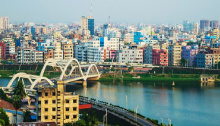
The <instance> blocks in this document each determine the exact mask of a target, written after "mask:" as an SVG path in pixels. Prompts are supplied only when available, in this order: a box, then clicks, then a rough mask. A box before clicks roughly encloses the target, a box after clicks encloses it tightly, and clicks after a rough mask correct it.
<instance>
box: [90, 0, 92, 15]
mask: <svg viewBox="0 0 220 126" xmlns="http://www.w3.org/2000/svg"><path fill="white" fill-rule="evenodd" d="M90 18H92V0H91V6H90Z"/></svg>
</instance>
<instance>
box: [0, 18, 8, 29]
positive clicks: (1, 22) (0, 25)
mask: <svg viewBox="0 0 220 126" xmlns="http://www.w3.org/2000/svg"><path fill="white" fill-rule="evenodd" d="M8 28H9V18H8V17H0V30H8Z"/></svg>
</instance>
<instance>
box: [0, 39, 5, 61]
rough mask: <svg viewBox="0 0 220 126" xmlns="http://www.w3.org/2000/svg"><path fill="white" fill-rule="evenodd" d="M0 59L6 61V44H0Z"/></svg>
mask: <svg viewBox="0 0 220 126" xmlns="http://www.w3.org/2000/svg"><path fill="white" fill-rule="evenodd" d="M0 59H6V44H5V43H4V42H0Z"/></svg>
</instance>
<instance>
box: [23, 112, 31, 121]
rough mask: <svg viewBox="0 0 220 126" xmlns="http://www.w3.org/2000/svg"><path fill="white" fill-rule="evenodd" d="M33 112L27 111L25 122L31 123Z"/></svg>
mask: <svg viewBox="0 0 220 126" xmlns="http://www.w3.org/2000/svg"><path fill="white" fill-rule="evenodd" d="M31 121H32V120H31V112H30V111H29V110H26V111H25V112H24V120H23V122H31Z"/></svg>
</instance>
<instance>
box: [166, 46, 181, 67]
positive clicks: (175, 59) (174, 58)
mask: <svg viewBox="0 0 220 126" xmlns="http://www.w3.org/2000/svg"><path fill="white" fill-rule="evenodd" d="M181 52H182V45H180V44H177V43H174V45H169V52H168V55H169V56H168V59H169V60H168V63H169V66H180V65H181Z"/></svg>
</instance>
